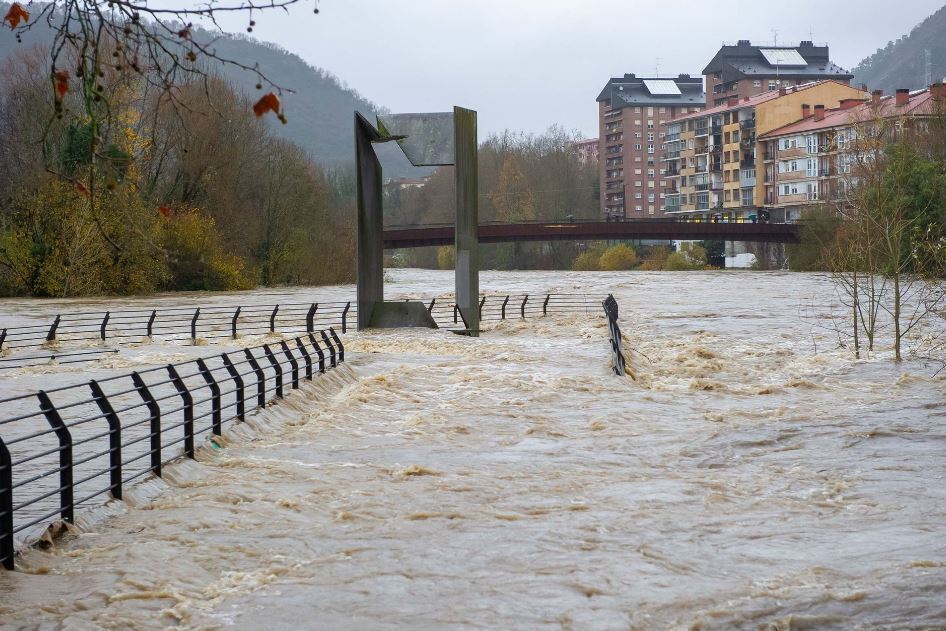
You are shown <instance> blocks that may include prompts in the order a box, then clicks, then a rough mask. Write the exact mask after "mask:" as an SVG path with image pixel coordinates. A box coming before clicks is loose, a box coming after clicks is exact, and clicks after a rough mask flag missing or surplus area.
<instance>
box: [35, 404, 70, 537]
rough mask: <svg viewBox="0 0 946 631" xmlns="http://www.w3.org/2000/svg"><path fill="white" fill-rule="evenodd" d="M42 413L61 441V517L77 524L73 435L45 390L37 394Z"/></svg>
mask: <svg viewBox="0 0 946 631" xmlns="http://www.w3.org/2000/svg"><path fill="white" fill-rule="evenodd" d="M36 397H37V398H38V399H39V407H40V411H42V413H43V415H44V416H45V417H46V421H47V422H48V423H49V426H50V427H51V428H52V429H53V431H54V432H55V433H56V438H58V439H59V515H60V517H62V520H63V521H65V522H69V523H70V524H72V523H75V507H74V506H73V497H72V491H73V488H72V435H71V434H70V433H69V428H68V427H66V424H65V423H63V422H62V417H61V416H59V411H58V410H57V409H56V406H55V405H53V402H52V401H51V400H50V399H49V395H47V394H46V393H45V392H44V391H43V390H40V391H39V392H37V393H36Z"/></svg>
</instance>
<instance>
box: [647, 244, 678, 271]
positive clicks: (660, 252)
mask: <svg viewBox="0 0 946 631" xmlns="http://www.w3.org/2000/svg"><path fill="white" fill-rule="evenodd" d="M670 254H671V251H670V248H668V247H666V246H655V247H652V248H650V249H649V250H648V252H647V257H646V258H645V259H644V262H643V263H641V266H640V268H639V269H640V270H641V271H645V272H659V271H660V270H662V269H663V268H664V264H665V263H666V262H667V257H669V256H670Z"/></svg>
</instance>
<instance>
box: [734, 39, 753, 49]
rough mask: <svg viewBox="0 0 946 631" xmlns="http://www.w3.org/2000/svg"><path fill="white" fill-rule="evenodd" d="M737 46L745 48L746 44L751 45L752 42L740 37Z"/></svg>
mask: <svg viewBox="0 0 946 631" xmlns="http://www.w3.org/2000/svg"><path fill="white" fill-rule="evenodd" d="M737 46H739V47H740V48H745V47H748V46H752V42H750V41H749V40H747V39H741V40H739V43H738V44H737Z"/></svg>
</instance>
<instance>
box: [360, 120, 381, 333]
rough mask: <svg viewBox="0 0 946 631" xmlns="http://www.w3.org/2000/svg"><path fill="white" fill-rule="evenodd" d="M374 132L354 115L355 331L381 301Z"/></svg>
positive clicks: (378, 170)
mask: <svg viewBox="0 0 946 631" xmlns="http://www.w3.org/2000/svg"><path fill="white" fill-rule="evenodd" d="M382 140H383V138H382V136H381V134H379V133H378V130H376V129H375V128H374V126H373V125H372V124H371V123H369V122H368V121H367V119H365V117H364V116H362V115H361V114H359V113H358V112H355V171H356V186H357V188H358V191H357V196H358V245H357V250H358V328H359V329H364V328H367V327H368V325H369V323H370V322H371V314H372V313H373V312H374V308H375V305H377V304H378V303H380V302H383V301H384V241H383V236H384V235H383V232H384V215H383V212H382V211H383V207H382V197H381V185H382V181H381V163H380V162H378V156H376V155H375V153H374V148H373V147H372V146H371V144H372V143H373V142H379V141H382Z"/></svg>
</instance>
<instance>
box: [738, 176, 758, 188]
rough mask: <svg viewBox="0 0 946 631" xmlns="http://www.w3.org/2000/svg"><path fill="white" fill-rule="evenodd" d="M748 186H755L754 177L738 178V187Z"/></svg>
mask: <svg viewBox="0 0 946 631" xmlns="http://www.w3.org/2000/svg"><path fill="white" fill-rule="evenodd" d="M750 186H755V178H754V177H741V178H739V187H740V188H749V187H750Z"/></svg>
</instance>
